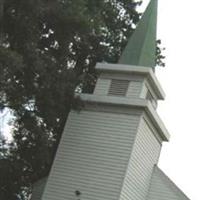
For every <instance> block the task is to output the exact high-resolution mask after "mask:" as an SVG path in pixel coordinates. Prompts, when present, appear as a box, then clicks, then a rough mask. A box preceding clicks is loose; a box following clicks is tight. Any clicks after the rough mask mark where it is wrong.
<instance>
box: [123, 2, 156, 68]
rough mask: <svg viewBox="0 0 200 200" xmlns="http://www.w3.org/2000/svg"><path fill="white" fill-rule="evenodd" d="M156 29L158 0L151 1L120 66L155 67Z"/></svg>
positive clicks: (125, 50)
mask: <svg viewBox="0 0 200 200" xmlns="http://www.w3.org/2000/svg"><path fill="white" fill-rule="evenodd" d="M156 27H157V0H151V1H150V3H149V5H148V7H147V9H146V11H145V13H144V14H143V16H142V18H141V20H140V22H139V24H138V25H137V27H136V29H135V31H134V33H133V35H132V36H131V38H130V39H129V41H128V44H127V46H126V47H125V49H124V51H123V53H122V55H121V57H120V59H119V64H127V65H136V66H145V67H155V52H156Z"/></svg>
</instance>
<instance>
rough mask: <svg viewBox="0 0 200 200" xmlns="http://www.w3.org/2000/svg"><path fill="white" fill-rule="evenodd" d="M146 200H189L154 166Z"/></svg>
mask: <svg viewBox="0 0 200 200" xmlns="http://www.w3.org/2000/svg"><path fill="white" fill-rule="evenodd" d="M147 200H189V198H188V197H187V196H186V195H185V194H184V193H183V192H182V191H181V190H180V189H179V188H178V187H177V186H176V185H175V184H174V183H173V182H172V181H171V180H170V179H169V178H168V177H167V176H166V175H165V174H164V173H163V172H162V171H161V170H160V169H159V168H158V167H157V166H155V168H154V171H153V175H152V180H151V185H150V189H149V194H148V197H147Z"/></svg>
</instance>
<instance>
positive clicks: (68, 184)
mask: <svg viewBox="0 0 200 200" xmlns="http://www.w3.org/2000/svg"><path fill="white" fill-rule="evenodd" d="M156 18H157V0H151V1H150V3H149V5H148V7H147V9H146V11H145V13H144V15H143V17H142V18H141V20H140V22H139V24H138V26H137V27H136V30H135V31H134V34H133V35H132V37H131V38H130V40H129V42H128V44H127V46H126V48H125V50H124V51H123V53H122V55H121V58H120V60H119V62H118V64H109V63H97V65H96V70H97V72H98V73H99V77H98V80H97V83H96V86H95V89H94V92H93V94H81V95H80V97H81V99H82V100H83V101H84V104H85V106H84V108H83V109H82V110H80V111H75V110H72V111H71V112H70V114H69V116H68V119H67V122H66V125H65V128H64V132H63V135H62V138H61V141H60V144H59V147H58V150H57V153H56V156H55V159H54V162H53V165H52V168H51V171H50V174H49V176H48V177H47V178H44V179H42V180H40V181H38V182H37V183H36V184H35V185H34V188H33V195H32V200H189V199H188V197H187V196H186V195H185V194H184V193H183V192H182V191H181V190H180V189H179V188H178V187H177V186H176V185H175V184H174V183H173V182H172V181H171V180H170V179H169V178H168V177H167V176H166V175H165V173H164V172H163V171H162V170H161V169H159V167H158V165H157V164H158V160H159V156H160V151H161V148H162V143H163V142H168V141H169V138H170V134H169V133H168V131H167V129H166V127H165V125H164V123H163V122H162V120H161V119H160V117H159V115H158V114H157V111H156V108H157V102H158V101H159V100H164V98H165V94H164V91H163V89H162V87H161V85H160V83H159V81H158V79H157V78H156V75H155V70H154V67H155V50H156Z"/></svg>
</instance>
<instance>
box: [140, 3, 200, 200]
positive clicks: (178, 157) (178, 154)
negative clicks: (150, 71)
mask: <svg viewBox="0 0 200 200" xmlns="http://www.w3.org/2000/svg"><path fill="white" fill-rule="evenodd" d="M148 2H149V0H144V3H148ZM158 3H159V7H158V38H159V39H161V40H162V43H163V46H164V47H166V51H165V55H166V61H165V62H166V67H165V68H159V69H157V70H156V75H157V77H158V79H159V80H160V83H161V85H162V86H163V89H164V91H165V93H166V100H165V101H163V102H159V106H158V113H159V114H160V116H161V118H162V120H163V122H164V123H165V125H166V127H167V129H168V130H169V132H170V134H171V140H170V142H169V143H165V144H164V145H163V149H162V152H161V157H160V162H159V166H160V167H161V169H162V170H163V171H164V172H166V174H167V175H168V176H169V177H170V178H171V179H172V180H173V181H174V182H175V183H176V184H177V185H178V186H179V187H180V188H181V189H182V190H183V191H184V193H185V194H186V195H188V197H189V198H190V199H191V200H199V199H200V191H199V188H200V182H199V180H200V117H199V114H200V50H199V47H200V24H199V19H200V12H199V8H200V1H199V0H190V1H186V0H158Z"/></svg>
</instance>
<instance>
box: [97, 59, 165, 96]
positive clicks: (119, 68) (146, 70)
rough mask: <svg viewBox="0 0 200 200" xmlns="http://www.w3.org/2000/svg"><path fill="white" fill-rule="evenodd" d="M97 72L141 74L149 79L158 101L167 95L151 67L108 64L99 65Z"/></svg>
mask: <svg viewBox="0 0 200 200" xmlns="http://www.w3.org/2000/svg"><path fill="white" fill-rule="evenodd" d="M96 69H97V71H100V72H106V73H108V72H110V73H111V72H112V73H122V74H129V75H130V74H139V75H143V76H144V77H147V79H148V82H149V84H151V86H152V88H153V89H154V91H155V93H156V94H157V96H158V99H164V98H165V93H164V91H163V89H162V87H161V85H160V83H159V81H158V79H157V77H156V76H155V73H154V72H153V71H152V69H151V68H150V67H142V66H133V65H122V64H108V63H97V65H96Z"/></svg>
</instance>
